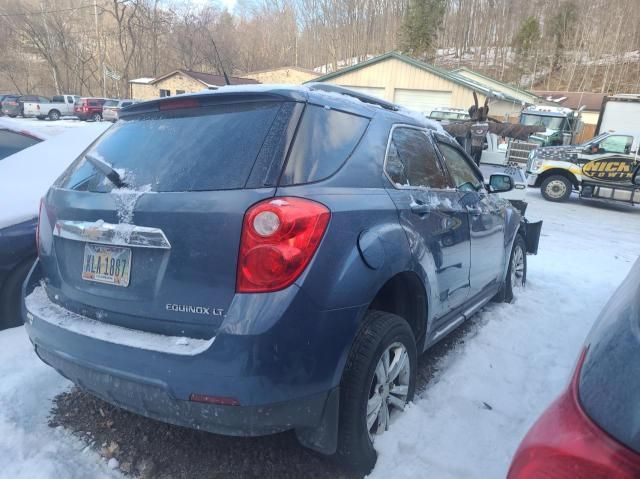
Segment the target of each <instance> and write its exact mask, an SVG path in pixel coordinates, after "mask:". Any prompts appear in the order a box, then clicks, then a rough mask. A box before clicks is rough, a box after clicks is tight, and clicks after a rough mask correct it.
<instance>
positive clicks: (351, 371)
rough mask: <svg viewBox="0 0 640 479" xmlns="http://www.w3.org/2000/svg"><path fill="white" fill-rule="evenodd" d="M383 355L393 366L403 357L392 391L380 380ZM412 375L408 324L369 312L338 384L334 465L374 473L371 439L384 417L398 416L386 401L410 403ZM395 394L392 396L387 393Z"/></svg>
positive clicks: (414, 354)
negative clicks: (370, 423) (338, 463)
mask: <svg viewBox="0 0 640 479" xmlns="http://www.w3.org/2000/svg"><path fill="white" fill-rule="evenodd" d="M383 354H389V355H388V356H387V358H388V360H389V363H390V366H393V365H394V364H397V363H396V362H395V361H396V358H398V360H399V361H400V360H401V358H404V359H403V360H402V364H405V365H406V366H405V367H399V368H398V374H396V377H395V379H393V380H392V387H391V388H389V384H388V383H386V382H385V381H384V378H383V377H382V376H383V375H385V374H384V373H385V371H384V363H383V362H382V361H383ZM380 368H382V369H380ZM391 369H393V368H391ZM416 372H417V352H416V341H415V338H414V335H413V331H412V330H411V327H410V326H409V324H408V323H407V322H406V321H405V320H404V319H402V318H401V317H399V316H396V315H394V314H390V313H386V312H383V311H373V310H372V311H369V312H368V313H367V315H366V317H365V319H364V322H363V324H362V326H361V327H360V329H359V331H358V334H357V336H356V338H355V340H354V342H353V346H352V347H351V351H350V353H349V357H348V359H347V363H346V365H345V369H344V373H343V375H342V381H341V383H340V422H339V429H338V450H337V452H336V458H337V459H338V461H339V462H342V463H343V464H345V465H347V466H349V467H351V468H353V469H355V470H357V471H358V472H361V473H364V474H366V473H368V472H369V471H370V470H371V469H372V468H373V466H374V464H375V462H376V452H375V449H374V448H373V441H375V436H377V435H378V434H379V433H382V432H384V430H386V429H387V428H388V418H389V417H391V415H395V414H396V413H398V412H400V410H399V407H398V406H394V405H393V404H392V403H391V402H390V401H392V400H394V401H395V402H396V404H398V403H400V404H402V406H403V407H404V404H406V403H407V402H409V401H411V400H412V399H413V395H414V393H415V387H416ZM394 389H395V390H396V391H397V393H396V394H392V391H394ZM405 392H406V395H405V394H404V393H405ZM390 397H391V398H392V399H389V398H390ZM376 398H377V399H378V403H379V404H380V406H379V407H378V408H377V411H379V412H378V413H376V409H375V406H374V405H375V403H376ZM369 403H371V405H372V406H373V407H374V409H373V411H372V412H371V415H370V416H369V418H370V419H372V420H373V423H372V425H371V430H375V432H374V434H372V435H370V433H369V431H370V429H369V428H368V427H367V412H368V407H369ZM385 410H387V411H389V410H390V411H389V412H390V414H389V415H385V413H384V411H385ZM385 418H386V421H385ZM385 423H386V424H385Z"/></svg>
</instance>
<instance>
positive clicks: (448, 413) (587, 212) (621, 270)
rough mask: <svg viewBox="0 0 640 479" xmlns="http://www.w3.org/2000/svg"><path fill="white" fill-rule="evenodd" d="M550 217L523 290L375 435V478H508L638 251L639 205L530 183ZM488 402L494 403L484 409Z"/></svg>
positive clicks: (542, 212)
mask: <svg viewBox="0 0 640 479" xmlns="http://www.w3.org/2000/svg"><path fill="white" fill-rule="evenodd" d="M527 201H529V202H530V205H529V209H528V210H527V216H528V217H529V218H531V219H532V220H533V219H536V218H541V219H543V220H544V225H543V228H542V238H541V241H540V250H539V254H538V256H533V257H532V256H529V257H528V261H529V263H528V278H527V289H526V293H525V294H524V295H523V296H521V297H520V298H518V300H517V301H516V303H515V304H511V305H506V304H491V305H490V306H488V307H486V308H485V309H484V310H483V311H482V312H481V313H480V314H479V315H477V317H476V319H475V323H476V326H475V327H474V328H473V330H472V332H471V333H470V334H469V335H468V336H467V337H466V338H465V341H464V343H463V344H461V345H459V346H458V347H457V348H456V349H455V350H454V351H451V352H450V353H449V354H447V355H446V357H445V358H443V359H442V360H441V364H440V365H439V368H438V369H439V373H438V377H436V378H434V380H432V381H431V383H430V384H429V386H428V387H427V390H426V391H425V393H424V394H423V395H422V397H421V398H419V399H417V400H416V401H415V403H414V404H413V405H411V406H410V407H409V410H408V411H407V412H406V413H405V414H403V415H401V416H399V417H398V419H397V420H396V421H395V422H394V423H393V424H392V426H391V428H390V430H389V432H388V433H387V434H385V435H383V436H381V437H380V439H379V440H378V441H377V442H376V449H377V450H378V462H377V464H376V467H375V469H374V471H373V473H372V474H371V475H370V477H371V478H372V479H388V478H390V477H391V478H394V479H401V478H416V477H437V478H438V479H449V478H455V479H463V478H479V479H480V478H503V477H505V476H506V473H507V470H508V467H509V464H510V461H511V457H512V456H513V453H514V452H515V450H516V448H517V447H518V444H519V442H520V440H521V439H522V437H523V436H524V434H525V433H526V431H527V430H528V429H529V427H530V426H531V424H532V423H533V422H534V421H535V419H536V418H537V417H538V415H539V414H540V413H541V412H542V411H543V410H544V409H545V408H546V407H547V406H548V404H549V403H550V402H551V401H552V400H553V399H554V398H555V397H556V396H557V395H558V394H559V393H560V391H561V390H562V389H563V388H564V387H565V385H566V383H567V380H568V378H569V375H570V373H571V370H572V369H573V366H574V363H575V361H576V360H577V356H578V353H579V351H580V348H581V345H582V342H583V340H584V339H585V337H586V335H587V333H588V331H589V329H590V327H591V325H592V323H593V322H594V320H595V319H596V318H597V315H598V313H599V311H600V310H601V308H602V307H603V306H604V304H605V302H606V301H607V299H608V298H609V297H610V296H611V294H612V293H613V291H614V290H615V289H616V287H617V286H618V285H619V283H620V282H621V281H622V280H623V279H624V277H625V276H626V274H627V273H628V272H629V270H630V268H631V266H632V264H633V262H634V261H635V259H636V258H637V257H638V255H639V254H640V247H639V244H638V238H640V209H637V208H636V209H632V208H629V207H619V206H611V207H610V206H603V205H602V204H599V203H596V202H589V203H586V202H582V201H580V200H578V199H577V198H572V201H571V202H570V203H567V204H557V203H550V202H547V201H544V200H543V199H542V197H541V196H540V193H539V191H538V190H530V191H528V197H527ZM487 406H488V407H487Z"/></svg>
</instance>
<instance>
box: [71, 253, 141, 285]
mask: <svg viewBox="0 0 640 479" xmlns="http://www.w3.org/2000/svg"><path fill="white" fill-rule="evenodd" d="M130 273H131V249H129V248H119V247H117V246H104V245H99V244H85V245H84V261H83V263H82V279H84V280H86V281H95V282H97V283H105V284H113V285H114V286H124V287H127V286H129V275H130Z"/></svg>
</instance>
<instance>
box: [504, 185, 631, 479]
mask: <svg viewBox="0 0 640 479" xmlns="http://www.w3.org/2000/svg"><path fill="white" fill-rule="evenodd" d="M638 180H640V177H638ZM636 181H637V180H636ZM638 183H640V181H638ZM638 183H636V184H638ZM639 332H640V260H638V261H637V262H636V264H635V266H634V267H633V268H632V270H631V272H630V273H629V276H628V277H627V279H626V280H625V281H624V283H623V284H622V286H620V288H619V289H618V291H617V292H616V293H615V295H614V296H613V297H612V298H611V300H610V301H609V302H608V303H607V306H605V308H604V310H603V311H602V313H601V315H600V318H599V319H598V321H597V322H596V324H595V325H594V327H593V329H592V331H591V333H590V334H589V336H588V338H587V340H586V342H585V345H584V348H583V351H582V354H581V355H580V358H579V359H578V364H577V366H576V368H575V371H574V373H573V378H572V380H571V383H570V384H569V387H568V388H567V389H566V390H565V392H564V393H563V394H562V395H561V396H560V397H559V398H558V399H556V400H555V402H553V403H552V404H551V406H549V408H548V409H547V410H546V411H545V412H544V413H543V414H542V416H541V417H540V418H539V419H538V421H537V422H536V423H535V424H534V425H533V427H532V428H531V429H530V430H529V432H528V433H527V435H526V436H525V438H524V440H523V441H522V443H521V444H520V447H519V448H518V451H517V452H516V455H515V456H514V458H513V462H512V463H511V469H510V470H509V475H508V479H637V478H639V477H640V414H639V411H640V409H638V405H639V404H640V375H639V374H638V371H640V334H639Z"/></svg>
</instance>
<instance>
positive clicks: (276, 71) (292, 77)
mask: <svg viewBox="0 0 640 479" xmlns="http://www.w3.org/2000/svg"><path fill="white" fill-rule="evenodd" d="M318 76H319V74H318V73H316V72H314V71H313V70H307V69H306V68H300V67H279V68H271V69H269V70H259V71H255V72H250V73H247V74H246V75H244V77H245V78H252V79H254V80H257V81H259V82H260V83H276V84H281V85H300V84H301V83H305V82H308V81H312V80H314V79H315V78H317V77H318Z"/></svg>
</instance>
